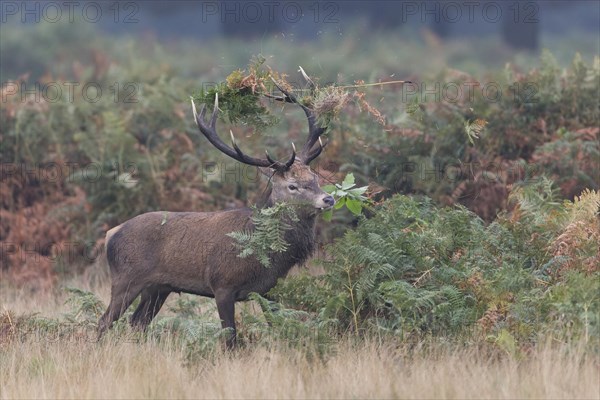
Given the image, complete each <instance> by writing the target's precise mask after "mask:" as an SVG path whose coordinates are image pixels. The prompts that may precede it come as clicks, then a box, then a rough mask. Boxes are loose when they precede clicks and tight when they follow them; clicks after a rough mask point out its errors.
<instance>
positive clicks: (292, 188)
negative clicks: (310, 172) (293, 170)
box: [288, 185, 298, 190]
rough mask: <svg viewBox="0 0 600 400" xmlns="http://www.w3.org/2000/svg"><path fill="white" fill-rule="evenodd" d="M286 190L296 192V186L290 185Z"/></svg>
mask: <svg viewBox="0 0 600 400" xmlns="http://www.w3.org/2000/svg"><path fill="white" fill-rule="evenodd" d="M288 189H290V190H298V186H296V185H290V186H288Z"/></svg>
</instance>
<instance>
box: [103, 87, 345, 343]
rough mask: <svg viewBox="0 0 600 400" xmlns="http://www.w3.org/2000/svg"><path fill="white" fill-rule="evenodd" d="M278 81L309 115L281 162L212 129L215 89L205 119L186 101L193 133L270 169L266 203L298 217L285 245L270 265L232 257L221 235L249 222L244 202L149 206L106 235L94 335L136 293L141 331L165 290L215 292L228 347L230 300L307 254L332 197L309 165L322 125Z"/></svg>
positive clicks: (261, 288) (268, 282)
mask: <svg viewBox="0 0 600 400" xmlns="http://www.w3.org/2000/svg"><path fill="white" fill-rule="evenodd" d="M276 85H277V84H276ZM277 87H278V88H279V90H280V91H281V92H282V93H283V95H284V96H282V97H278V98H277V99H278V100H281V101H285V102H288V103H295V104H297V105H298V106H300V107H301V108H302V110H304V113H305V114H306V117H307V118H308V126H309V133H308V139H307V141H306V144H305V145H304V147H303V148H302V150H301V151H300V153H299V154H298V155H296V151H295V148H294V149H293V150H294V151H293V152H292V155H291V157H290V158H289V159H288V161H287V162H280V161H276V160H274V159H272V158H271V157H270V156H269V154H268V153H267V155H266V158H265V159H260V158H254V157H251V156H248V155H246V154H244V153H243V152H242V151H241V150H240V148H239V147H238V145H237V144H236V142H235V139H234V138H233V134H232V137H231V139H232V147H230V146H228V145H227V144H226V143H224V142H223V141H222V140H221V139H220V138H219V136H218V135H217V131H216V122H217V115H218V112H219V104H218V100H219V99H218V95H217V96H215V105H214V109H213V112H212V116H211V118H210V121H209V123H208V124H207V123H206V120H205V111H206V109H205V106H204V105H203V106H202V109H201V110H200V114H198V113H197V112H196V107H195V105H194V102H193V100H192V108H193V112H194V120H195V121H196V123H197V125H198V128H199V129H200V132H201V133H202V134H203V135H204V136H205V137H206V138H207V139H208V141H209V142H210V143H212V145H213V146H215V147H216V148H217V149H219V150H220V151H221V152H223V153H225V154H226V155H228V156H229V157H231V158H233V159H235V160H237V161H239V162H242V163H244V164H248V165H252V166H256V167H261V168H266V169H267V170H266V171H269V172H270V173H269V175H271V176H272V177H271V188H270V193H269V194H268V200H267V201H266V204H265V207H269V206H272V205H274V204H275V203H278V202H286V203H288V204H290V205H292V206H293V207H294V209H295V211H296V215H297V216H298V220H297V221H289V224H290V226H291V229H289V230H287V231H286V233H285V236H284V239H285V240H286V242H287V243H288V244H289V246H288V248H287V250H286V251H284V252H281V253H273V254H271V255H270V260H271V267H270V268H266V267H264V266H263V265H262V264H260V262H259V261H258V260H257V259H256V258H254V257H247V258H239V257H238V256H237V253H238V251H236V250H237V249H236V247H235V244H234V240H233V239H232V238H230V237H229V236H227V234H228V233H231V232H235V231H251V230H252V229H253V224H252V220H251V217H252V210H251V209H249V208H241V209H234V210H229V211H219V212H169V213H166V212H162V211H156V212H150V213H146V214H142V215H139V216H137V217H135V218H132V219H130V220H128V221H126V222H124V223H123V224H121V225H119V226H117V227H115V228H113V229H111V230H109V231H108V232H107V234H106V242H105V243H106V256H107V259H108V264H109V266H110V273H111V279H112V287H111V299H110V304H109V306H108V309H107V310H106V312H105V313H104V315H103V316H102V317H101V318H100V321H99V323H98V335H99V337H100V336H102V334H103V333H104V332H105V331H106V330H107V329H108V328H110V326H111V325H112V323H113V322H114V321H116V320H117V319H119V318H120V317H121V315H122V314H123V313H124V312H125V310H126V309H127V308H128V307H129V306H130V305H131V303H132V302H133V300H134V299H135V298H136V297H137V296H138V295H140V294H141V302H140V304H139V306H138V307H137V309H136V310H135V312H134V313H133V316H132V317H131V321H130V322H131V325H132V326H133V327H135V328H138V329H142V330H143V329H145V328H146V327H147V326H148V325H149V324H150V322H151V321H152V319H153V318H154V317H155V316H156V314H157V313H158V311H159V310H160V308H161V306H162V305H163V304H164V302H165V300H166V299H167V297H168V296H169V294H170V293H171V292H176V293H181V292H185V293H192V294H196V295H200V296H206V297H214V298H215V300H216V303H217V309H218V312H219V317H220V319H221V323H222V326H223V328H230V330H231V335H230V336H229V337H228V338H227V347H228V348H232V347H234V346H235V340H236V334H235V319H234V308H235V302H236V301H240V300H245V299H247V297H248V294H249V293H251V292H256V293H259V294H265V293H266V292H268V291H269V290H270V289H271V288H272V287H273V286H275V284H276V283H277V279H278V278H281V277H285V276H286V274H287V273H288V271H289V270H290V269H291V268H292V267H293V266H294V265H296V264H300V263H302V262H304V261H305V260H306V259H307V258H308V257H309V256H310V255H311V253H312V251H313V248H314V245H315V220H316V217H317V214H318V213H319V211H320V210H323V209H327V208H330V207H332V206H333V205H334V203H335V201H334V199H333V197H331V196H329V195H328V194H327V193H325V192H324V191H323V190H322V189H321V188H320V187H319V184H318V178H317V175H316V174H315V173H314V172H313V171H311V169H310V167H309V166H308V164H309V163H310V162H311V161H312V160H314V159H315V158H316V157H317V156H318V155H319V154H320V153H321V151H322V150H323V148H324V145H323V143H322V142H321V139H320V136H321V135H322V134H323V133H324V131H325V128H322V127H320V126H319V125H318V123H317V118H316V115H315V113H314V111H313V110H311V109H310V108H308V107H307V106H305V105H304V104H302V103H300V102H299V101H298V99H297V98H296V97H295V96H294V95H293V94H292V93H290V92H288V91H286V90H285V89H284V88H282V87H280V85H277ZM165 217H166V218H165Z"/></svg>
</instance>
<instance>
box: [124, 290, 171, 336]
mask: <svg viewBox="0 0 600 400" xmlns="http://www.w3.org/2000/svg"><path fill="white" fill-rule="evenodd" d="M170 293H171V292H170V291H169V290H165V289H160V288H150V289H144V290H143V291H142V299H141V301H140V305H139V306H138V307H137V309H136V310H135V312H134V313H133V315H132V316H131V321H130V323H131V326H132V327H134V328H136V329H139V330H141V331H144V330H146V328H147V327H148V325H150V322H152V320H153V319H154V317H156V314H158V312H159V311H160V308H161V307H162V306H163V304H164V303H165V300H167V297H169V294H170Z"/></svg>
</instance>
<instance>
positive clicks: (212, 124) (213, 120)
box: [210, 92, 219, 129]
mask: <svg viewBox="0 0 600 400" xmlns="http://www.w3.org/2000/svg"><path fill="white" fill-rule="evenodd" d="M218 115H219V92H216V93H215V107H214V108H213V113H212V115H211V117H210V127H211V128H213V129H215V128H216V127H217V116H218Z"/></svg>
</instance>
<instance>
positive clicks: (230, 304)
mask: <svg viewBox="0 0 600 400" xmlns="http://www.w3.org/2000/svg"><path fill="white" fill-rule="evenodd" d="M215 300H216V302H217V311H218V312H219V318H221V326H222V327H223V328H224V329H225V328H231V329H230V330H231V332H230V333H229V335H228V336H227V340H226V346H227V349H228V350H232V349H234V348H235V346H236V330H235V294H234V293H233V292H232V291H231V290H229V289H221V290H218V291H217V292H216V293H215Z"/></svg>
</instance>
